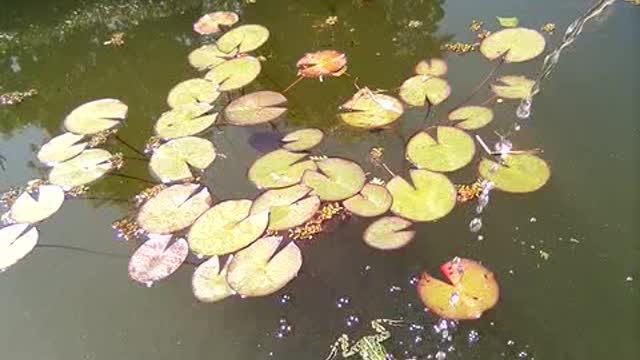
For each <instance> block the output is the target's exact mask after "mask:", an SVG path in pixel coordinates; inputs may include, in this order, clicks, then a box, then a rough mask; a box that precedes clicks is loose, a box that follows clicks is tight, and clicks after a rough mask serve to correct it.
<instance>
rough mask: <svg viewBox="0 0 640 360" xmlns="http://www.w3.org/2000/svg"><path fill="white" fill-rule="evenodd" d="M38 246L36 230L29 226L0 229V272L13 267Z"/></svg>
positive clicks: (19, 225)
mask: <svg viewBox="0 0 640 360" xmlns="http://www.w3.org/2000/svg"><path fill="white" fill-rule="evenodd" d="M37 244H38V229H36V228H35V227H33V226H30V225H29V224H13V225H9V226H5V227H3V228H0V272H2V271H4V270H6V269H7V268H9V267H11V266H13V265H15V264H16V263H18V262H19V261H20V260H22V259H23V258H24V257H25V256H27V255H29V253H31V251H33V249H34V248H35V247H36V245H37Z"/></svg>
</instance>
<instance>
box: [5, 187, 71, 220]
mask: <svg viewBox="0 0 640 360" xmlns="http://www.w3.org/2000/svg"><path fill="white" fill-rule="evenodd" d="M37 195H38V196H37V199H35V198H34V197H33V196H32V194H30V193H29V192H27V191H25V192H23V193H22V194H20V196H18V198H17V199H16V201H15V202H14V203H13V205H12V206H11V210H10V212H9V217H11V219H13V221H15V222H17V223H28V224H34V223H37V222H39V221H42V220H44V219H46V218H48V217H50V216H51V215H53V214H55V213H56V211H58V209H60V206H62V203H63V202H64V190H62V188H61V187H60V186H57V185H41V186H39V187H38V190H37Z"/></svg>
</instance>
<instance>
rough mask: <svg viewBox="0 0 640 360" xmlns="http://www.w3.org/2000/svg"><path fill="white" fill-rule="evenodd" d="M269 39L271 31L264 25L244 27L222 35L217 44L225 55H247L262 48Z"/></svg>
mask: <svg viewBox="0 0 640 360" xmlns="http://www.w3.org/2000/svg"><path fill="white" fill-rule="evenodd" d="M267 39H269V30H267V28H266V27H264V26H262V25H242V26H238V27H237V28H235V29H233V30H231V31H229V32H227V33H226V34H224V35H222V36H221V37H220V39H218V41H217V42H216V45H217V46H218V49H220V50H221V51H223V52H225V53H230V52H232V51H238V52H240V53H246V52H249V51H252V50H255V49H257V48H259V47H260V46H262V44H264V43H265V42H266V41H267Z"/></svg>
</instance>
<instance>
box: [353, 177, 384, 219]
mask: <svg viewBox="0 0 640 360" xmlns="http://www.w3.org/2000/svg"><path fill="white" fill-rule="evenodd" d="M392 201H393V198H392V197H391V194H390V193H389V191H387V189H386V188H385V187H384V186H381V185H375V184H371V183H369V184H366V185H365V186H364V187H363V188H362V190H360V193H358V194H356V195H354V196H352V197H350V198H349V199H347V200H345V201H343V202H342V205H344V207H345V208H346V209H347V210H349V211H350V212H352V213H354V214H356V215H359V216H364V217H372V216H378V215H382V214H384V213H386V212H387V210H389V208H390V207H391V202H392Z"/></svg>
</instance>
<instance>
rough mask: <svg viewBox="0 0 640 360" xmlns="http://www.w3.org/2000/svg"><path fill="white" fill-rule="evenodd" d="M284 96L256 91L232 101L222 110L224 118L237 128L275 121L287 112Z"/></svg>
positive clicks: (271, 92)
mask: <svg viewBox="0 0 640 360" xmlns="http://www.w3.org/2000/svg"><path fill="white" fill-rule="evenodd" d="M286 102H287V98H286V97H284V95H282V94H280V93H277V92H274V91H256V92H254V93H251V94H247V95H244V96H242V97H239V98H237V99H235V100H233V101H232V102H231V103H230V104H229V105H227V107H226V108H225V109H224V114H225V118H226V119H227V121H228V122H229V123H230V124H233V125H238V126H248V125H256V124H261V123H265V122H269V121H271V120H275V119H276V118H278V117H279V116H281V115H282V114H284V113H285V112H286V111H287V108H285V107H283V105H284V103H286Z"/></svg>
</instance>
